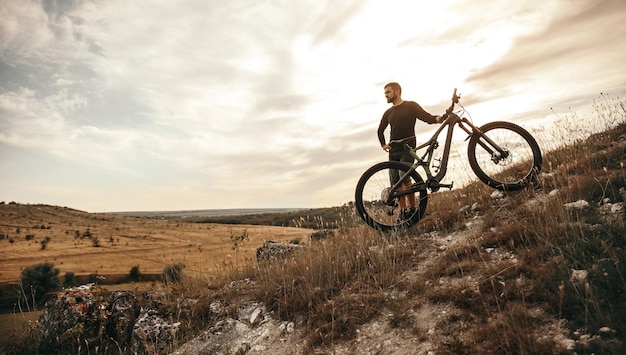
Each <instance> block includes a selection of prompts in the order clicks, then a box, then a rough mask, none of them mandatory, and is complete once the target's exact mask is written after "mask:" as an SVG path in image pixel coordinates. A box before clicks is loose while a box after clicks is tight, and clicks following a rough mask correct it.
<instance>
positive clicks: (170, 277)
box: [163, 263, 185, 284]
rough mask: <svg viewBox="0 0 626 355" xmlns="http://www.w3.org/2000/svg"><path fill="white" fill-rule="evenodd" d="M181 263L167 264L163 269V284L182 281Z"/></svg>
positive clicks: (183, 266)
mask: <svg viewBox="0 0 626 355" xmlns="http://www.w3.org/2000/svg"><path fill="white" fill-rule="evenodd" d="M183 268H185V265H183V263H176V264H169V265H167V266H166V267H165V268H164V269H163V280H164V281H165V283H168V284H169V283H180V282H181V281H183Z"/></svg>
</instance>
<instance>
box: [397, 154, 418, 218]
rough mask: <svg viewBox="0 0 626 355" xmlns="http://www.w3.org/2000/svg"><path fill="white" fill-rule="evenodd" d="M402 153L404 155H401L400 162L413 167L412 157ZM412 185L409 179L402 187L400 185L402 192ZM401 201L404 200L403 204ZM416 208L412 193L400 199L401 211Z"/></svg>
mask: <svg viewBox="0 0 626 355" xmlns="http://www.w3.org/2000/svg"><path fill="white" fill-rule="evenodd" d="M404 153H405V154H403V155H402V157H401V158H400V161H401V162H403V163H405V164H407V165H413V162H414V161H415V160H414V159H413V156H412V155H411V154H409V152H404ZM412 185H413V183H412V179H411V178H410V177H409V178H408V180H407V181H405V182H404V185H402V191H404V190H407V189H410V188H411V186H412ZM403 200H404V203H402V201H403ZM403 205H404V206H403ZM416 206H417V201H416V199H415V194H414V193H413V194H409V195H404V196H402V197H401V198H400V207H402V209H407V208H415V207H416Z"/></svg>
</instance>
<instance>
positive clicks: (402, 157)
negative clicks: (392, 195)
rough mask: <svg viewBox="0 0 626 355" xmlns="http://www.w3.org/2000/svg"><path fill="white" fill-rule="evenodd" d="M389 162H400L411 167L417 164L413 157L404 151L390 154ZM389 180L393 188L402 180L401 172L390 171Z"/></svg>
mask: <svg viewBox="0 0 626 355" xmlns="http://www.w3.org/2000/svg"><path fill="white" fill-rule="evenodd" d="M389 160H390V161H399V162H402V163H405V164H406V165H409V166H411V165H413V163H414V162H415V159H413V156H412V155H411V154H410V153H409V152H408V151H407V150H403V151H401V152H389ZM389 180H390V182H391V186H393V185H394V184H395V183H396V182H398V180H400V171H399V170H389Z"/></svg>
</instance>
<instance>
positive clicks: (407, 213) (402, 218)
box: [398, 208, 417, 223]
mask: <svg viewBox="0 0 626 355" xmlns="http://www.w3.org/2000/svg"><path fill="white" fill-rule="evenodd" d="M416 211H417V209H416V208H409V209H403V210H402V211H400V215H399V216H398V223H404V222H406V221H408V220H410V219H411V218H412V217H413V216H414V215H415V212H416Z"/></svg>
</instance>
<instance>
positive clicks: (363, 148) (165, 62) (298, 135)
mask: <svg viewBox="0 0 626 355" xmlns="http://www.w3.org/2000/svg"><path fill="white" fill-rule="evenodd" d="M625 18H626V1H623V0H598V1H592V0H541V1H539V0H537V1H504V0H503V1H496V0H492V1H490V0H442V1H436V2H435V1H419V2H418V1H409V0H406V1H397V0H370V1H362V0H302V1H300V0H299V1H292V0H266V1H256V0H230V1H215V0H182V1H166V0H161V1H157V0H154V1H126V0H124V1H122V0H106V1H105V0H75V1H71V0H67V1H63V0H57V1H45V0H43V1H32V0H21V1H2V2H0V171H1V173H0V201H6V202H9V201H16V202H21V203H46V204H53V205H61V206H68V207H72V208H77V209H82V210H86V211H90V212H106V211H108V212H111V211H129V210H186V209H205V208H206V209H208V208H257V207H258V208H265V207H268V208H269V207H324V206H338V205H341V204H343V203H346V202H349V201H351V200H353V193H354V186H355V184H356V181H357V180H358V178H359V176H360V175H361V173H362V172H363V171H364V170H365V169H366V168H367V167H369V166H370V165H372V164H373V163H375V162H377V161H382V160H385V159H386V158H387V156H386V153H385V152H383V151H382V150H381V148H380V146H379V144H378V141H377V138H376V128H377V126H378V122H379V121H380V117H381V115H382V113H383V111H384V110H385V109H387V107H388V104H387V103H386V101H385V98H384V95H383V85H384V84H385V83H387V82H389V81H398V82H400V83H401V84H402V86H403V88H404V91H403V98H404V99H409V100H415V101H417V102H419V103H420V104H421V105H422V106H423V107H424V108H425V109H427V110H428V111H430V112H431V113H433V114H440V113H442V112H443V111H444V110H445V108H446V107H447V105H448V102H449V97H450V95H451V92H452V89H453V88H455V87H458V88H459V91H460V92H461V93H462V94H463V96H462V102H463V103H464V105H465V107H466V108H467V110H468V111H469V112H470V113H471V115H472V118H473V120H474V122H475V123H478V124H482V123H485V122H488V121H492V120H496V119H498V120H502V119H506V120H511V121H515V122H518V123H520V124H522V125H524V126H525V127H527V128H528V129H529V130H530V131H531V132H533V134H536V135H538V136H541V137H542V138H540V141H541V140H543V139H547V138H543V137H545V132H546V131H549V130H550V127H551V126H550V125H551V124H552V122H554V121H555V120H556V119H557V118H559V117H564V116H567V115H572V113H575V114H576V115H577V116H585V115H587V112H592V111H593V107H592V105H593V101H594V100H596V99H598V97H599V95H600V93H609V94H610V95H611V97H619V95H622V96H624V94H626V41H625V40H624V38H626V21H624V19H625ZM418 129H419V131H420V132H422V133H423V134H424V137H426V135H427V134H428V133H429V132H430V133H432V132H433V130H434V126H428V125H426V124H423V125H420V124H419V123H418Z"/></svg>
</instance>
